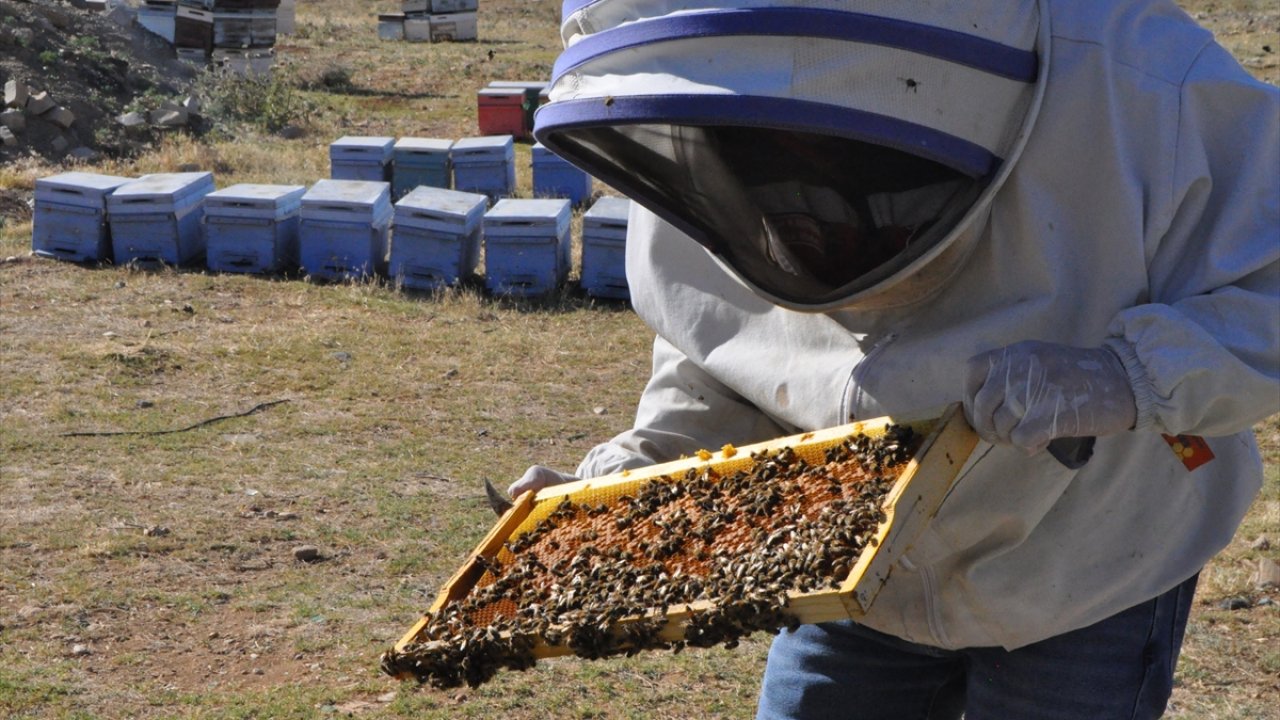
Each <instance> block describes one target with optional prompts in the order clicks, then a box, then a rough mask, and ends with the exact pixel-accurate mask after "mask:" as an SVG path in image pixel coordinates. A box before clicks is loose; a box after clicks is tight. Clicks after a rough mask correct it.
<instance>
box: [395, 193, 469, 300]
mask: <svg viewBox="0 0 1280 720" xmlns="http://www.w3.org/2000/svg"><path fill="white" fill-rule="evenodd" d="M488 204H489V199H488V198H486V197H485V196H484V195H478V194H476V193H467V192H459V191H457V190H447V189H444V188H436V187H428V186H420V187H418V188H416V189H414V190H412V191H411V192H410V193H409V194H408V195H405V196H404V197H403V198H402V199H401V200H400V201H399V202H397V203H396V206H395V208H396V209H395V219H394V220H393V221H392V236H391V260H390V264H389V270H388V274H389V275H390V276H391V277H393V278H396V279H397V280H398V281H399V282H400V283H401V284H402V285H404V286H405V287H409V288H414V289H417V290H433V289H436V288H439V287H445V286H448V285H452V284H454V283H456V282H458V281H459V280H461V279H463V278H464V277H466V276H467V275H469V274H470V273H473V272H475V269H476V265H477V264H478V263H479V259H480V242H481V231H482V221H483V218H484V211H485V208H486V207H487V206H488Z"/></svg>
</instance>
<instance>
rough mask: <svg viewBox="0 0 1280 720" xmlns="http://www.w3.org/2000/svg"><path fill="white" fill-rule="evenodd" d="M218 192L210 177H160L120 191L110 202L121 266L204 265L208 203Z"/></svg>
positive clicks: (114, 249)
mask: <svg viewBox="0 0 1280 720" xmlns="http://www.w3.org/2000/svg"><path fill="white" fill-rule="evenodd" d="M213 190H214V187H213V173H210V172H185V173H154V174H151V175H143V176H142V177H140V178H138V179H137V180H134V181H133V182H129V183H126V184H124V185H121V186H120V187H118V188H116V189H115V191H113V192H112V193H111V194H110V195H108V196H107V221H108V222H109V223H110V225H111V249H112V255H113V256H114V258H115V262H116V264H117V265H123V264H125V263H129V262H138V263H165V264H168V265H187V264H192V263H196V262H203V260H204V249H205V243H204V231H203V228H202V227H201V220H202V219H203V217H204V197H205V196H206V195H208V194H209V193H211V192H213Z"/></svg>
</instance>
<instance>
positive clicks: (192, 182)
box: [107, 172, 214, 214]
mask: <svg viewBox="0 0 1280 720" xmlns="http://www.w3.org/2000/svg"><path fill="white" fill-rule="evenodd" d="M213 190H214V187H213V173H211V172H182V173H152V174H150V175H143V176H142V177H140V178H138V179H137V180H134V181H133V182H129V183H125V184H124V185H121V186H120V187H118V188H116V189H115V190H114V191H113V192H112V193H111V194H110V195H108V196H107V210H108V211H109V212H112V213H116V214H120V213H154V212H174V211H177V210H180V209H184V208H186V207H187V206H190V205H195V204H197V203H199V202H200V201H201V200H202V199H203V198H204V196H205V195H208V194H209V193H211V192H213Z"/></svg>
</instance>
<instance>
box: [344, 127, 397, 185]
mask: <svg viewBox="0 0 1280 720" xmlns="http://www.w3.org/2000/svg"><path fill="white" fill-rule="evenodd" d="M395 144H396V139H395V138H391V137H361V136H356V135H347V136H345V137H340V138H338V139H337V140H334V141H333V142H332V143H330V144H329V177H330V178H332V179H334V180H368V181H373V182H389V181H390V180H391V159H392V157H393V154H394V151H395Z"/></svg>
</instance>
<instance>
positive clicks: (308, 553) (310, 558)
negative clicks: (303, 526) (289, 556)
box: [293, 545, 320, 563]
mask: <svg viewBox="0 0 1280 720" xmlns="http://www.w3.org/2000/svg"><path fill="white" fill-rule="evenodd" d="M293 557H294V558H295V559H297V560H299V561H301V562H304V563H312V562H316V561H317V560H320V548H318V547H316V546H315V545H299V546H298V547H296V548H294V549H293Z"/></svg>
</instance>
